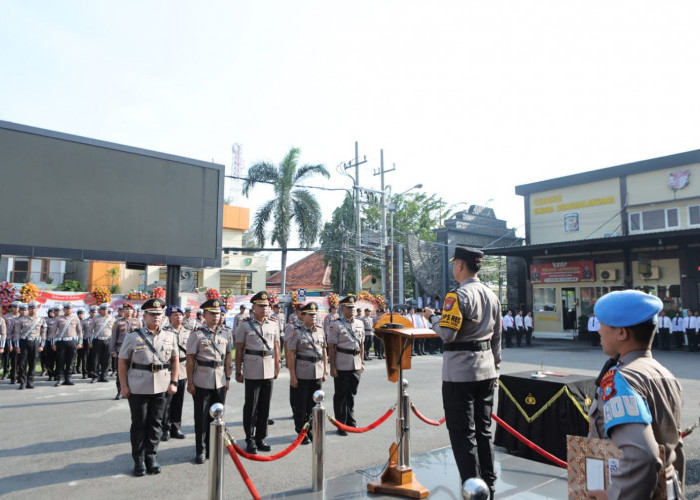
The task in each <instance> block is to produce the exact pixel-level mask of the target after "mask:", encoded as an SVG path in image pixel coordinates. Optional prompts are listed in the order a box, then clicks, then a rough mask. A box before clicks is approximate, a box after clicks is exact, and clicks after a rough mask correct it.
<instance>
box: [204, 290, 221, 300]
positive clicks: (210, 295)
mask: <svg viewBox="0 0 700 500" xmlns="http://www.w3.org/2000/svg"><path fill="white" fill-rule="evenodd" d="M219 297H221V294H220V293H219V291H218V290H217V289H216V288H209V289H207V300H211V299H218V298H219Z"/></svg>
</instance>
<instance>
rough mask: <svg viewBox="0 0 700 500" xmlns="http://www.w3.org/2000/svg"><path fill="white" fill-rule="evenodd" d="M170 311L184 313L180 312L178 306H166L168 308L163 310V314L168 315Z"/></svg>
mask: <svg viewBox="0 0 700 500" xmlns="http://www.w3.org/2000/svg"><path fill="white" fill-rule="evenodd" d="M172 313H180V314H185V313H183V312H182V309H180V306H168V310H167V311H165V315H166V316H170V315H171V314H172Z"/></svg>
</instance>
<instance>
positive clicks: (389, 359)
mask: <svg viewBox="0 0 700 500" xmlns="http://www.w3.org/2000/svg"><path fill="white" fill-rule="evenodd" d="M374 334H375V335H377V336H378V337H379V338H380V339H382V341H383V342H384V351H385V354H386V371H387V377H388V378H389V381H391V382H398V383H397V385H398V393H399V404H398V412H397V414H396V442H395V443H392V444H391V446H390V447H389V466H388V467H387V469H386V470H385V471H384V473H383V474H382V477H381V479H380V480H379V481H373V482H371V483H369V484H367V490H369V491H370V492H372V493H386V494H389V495H401V496H405V497H410V498H426V497H427V496H428V495H429V494H430V492H429V491H428V489H427V488H426V487H425V486H423V485H422V484H420V483H419V482H418V481H417V480H416V476H415V474H414V473H413V469H411V447H410V425H409V407H410V399H409V396H408V394H407V393H406V387H407V386H408V382H407V381H406V380H404V378H403V371H404V370H410V369H411V348H412V344H413V339H422V338H429V337H436V336H437V334H436V333H435V332H433V331H432V330H429V329H427V328H413V325H412V324H411V322H410V321H409V320H408V319H406V318H404V317H403V316H400V315H398V314H394V315H393V317H392V316H391V315H390V314H385V315H384V316H382V317H381V318H379V321H377V323H376V325H375V327H374Z"/></svg>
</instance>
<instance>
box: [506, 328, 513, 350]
mask: <svg viewBox="0 0 700 500" xmlns="http://www.w3.org/2000/svg"><path fill="white" fill-rule="evenodd" d="M514 331H515V328H506V347H513V332H514Z"/></svg>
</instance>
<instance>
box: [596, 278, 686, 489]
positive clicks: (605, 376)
mask: <svg viewBox="0 0 700 500" xmlns="http://www.w3.org/2000/svg"><path fill="white" fill-rule="evenodd" d="M662 308H663V303H662V302H661V300H659V299H658V298H657V297H654V296H652V295H648V294H646V293H642V292H639V291H636V290H625V291H620V292H611V293H609V294H607V295H604V296H603V297H601V298H600V299H599V300H598V302H597V303H596V305H595V314H596V316H597V317H598V319H599V320H600V330H599V333H600V344H601V346H602V348H603V351H604V352H605V354H607V355H608V356H610V357H611V359H610V360H609V361H608V362H607V363H606V365H605V367H604V368H603V370H602V371H601V374H600V376H599V377H598V380H597V385H598V390H597V392H596V398H595V401H594V402H593V404H592V405H591V408H590V410H589V412H588V415H589V417H590V422H591V426H590V432H589V437H594V438H609V439H612V440H613V442H614V443H615V446H617V447H618V448H619V449H620V450H621V451H622V455H621V457H620V461H619V467H618V468H617V470H615V471H613V472H612V473H611V483H610V485H609V486H608V489H607V490H606V491H589V492H588V495H589V498H598V499H600V498H611V499H618V498H651V496H652V494H653V492H654V490H655V489H656V488H657V478H658V471H659V470H660V469H661V468H663V469H664V470H665V477H666V484H663V485H658V486H659V487H661V488H663V489H664V490H666V491H667V492H668V498H684V496H683V495H684V492H683V477H684V475H685V456H684V453H683V441H682V439H681V437H680V436H681V429H680V416H681V401H682V399H681V386H680V384H679V383H678V380H676V378H675V377H674V376H673V374H672V373H671V372H670V371H668V370H667V369H666V368H664V367H663V366H661V364H660V363H659V362H658V361H656V360H655V359H654V358H653V357H652V355H651V343H652V339H653V337H654V333H655V331H656V325H657V315H658V313H659V311H661V309H662ZM659 445H662V446H663V447H664V450H665V461H662V460H661V458H660V457H659Z"/></svg>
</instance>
